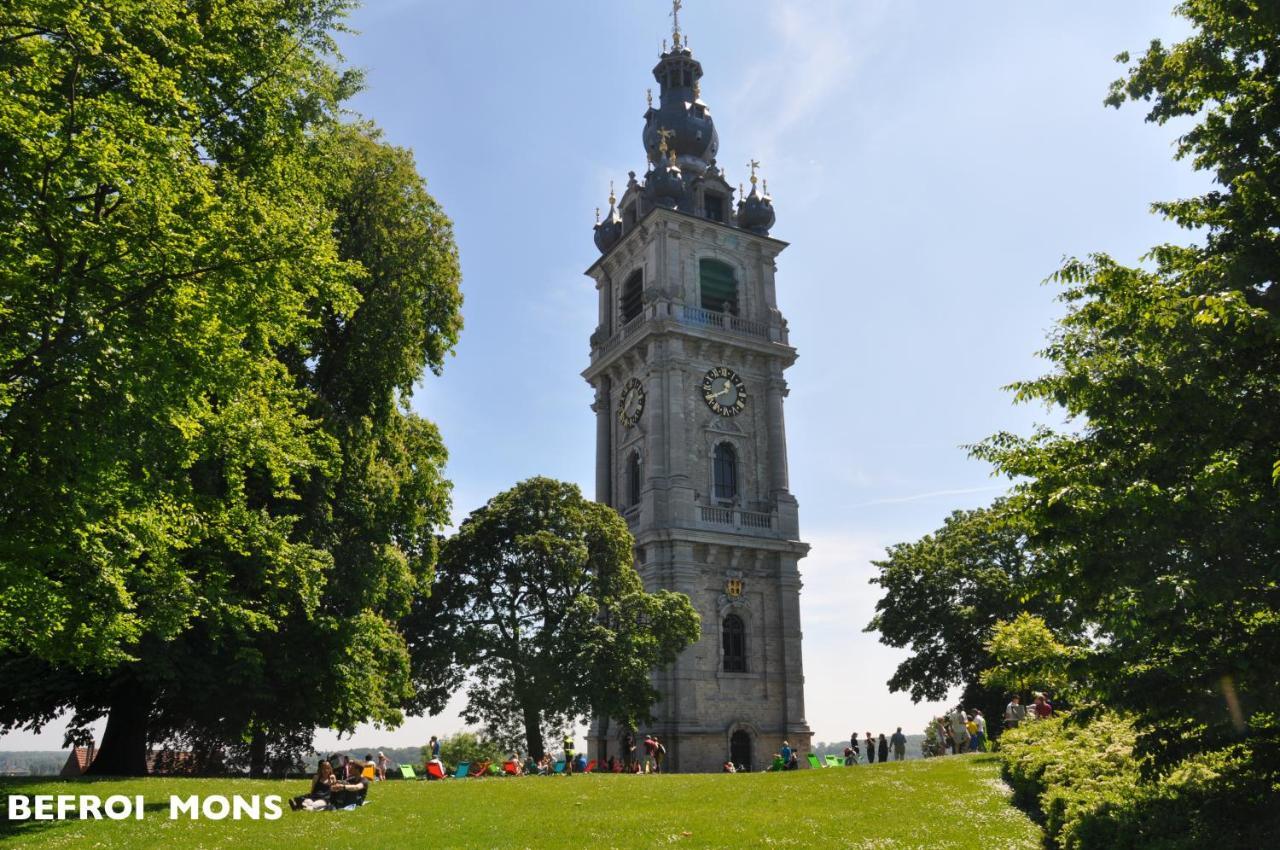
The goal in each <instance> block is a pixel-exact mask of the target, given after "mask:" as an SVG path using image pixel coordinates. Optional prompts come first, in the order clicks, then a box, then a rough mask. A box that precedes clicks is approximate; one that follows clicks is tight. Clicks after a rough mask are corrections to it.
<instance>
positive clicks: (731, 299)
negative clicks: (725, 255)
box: [698, 260, 738, 316]
mask: <svg viewBox="0 0 1280 850" xmlns="http://www.w3.org/2000/svg"><path fill="white" fill-rule="evenodd" d="M698 287H699V290H700V291H701V297H702V309H704V310H710V311H711V312H713V313H729V314H731V315H734V316H736V315H738V282H737V281H736V280H734V277H733V268H732V267H731V266H728V265H725V264H724V263H722V262H720V261H719V260H702V261H701V262H699V263H698Z"/></svg>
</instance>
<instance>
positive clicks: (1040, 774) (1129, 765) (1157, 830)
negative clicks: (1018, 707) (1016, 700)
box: [1000, 713, 1280, 850]
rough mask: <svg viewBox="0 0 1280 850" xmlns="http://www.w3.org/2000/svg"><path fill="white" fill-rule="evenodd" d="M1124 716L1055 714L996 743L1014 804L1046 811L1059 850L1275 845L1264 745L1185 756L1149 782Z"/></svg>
mask: <svg viewBox="0 0 1280 850" xmlns="http://www.w3.org/2000/svg"><path fill="white" fill-rule="evenodd" d="M1135 738H1136V732H1135V730H1134V727H1133V724H1132V722H1131V721H1129V720H1127V719H1125V718H1123V717H1120V716H1118V715H1115V714H1105V713H1104V714H1102V715H1100V716H1098V717H1096V718H1095V719H1093V720H1091V721H1090V722H1088V723H1079V722H1075V721H1074V720H1072V719H1071V718H1069V717H1067V718H1053V719H1050V720H1042V721H1037V722H1033V723H1028V724H1025V725H1023V726H1021V727H1019V728H1017V729H1011V730H1009V731H1008V732H1006V733H1005V735H1004V737H1003V738H1002V739H1001V742H1000V743H1001V746H1000V754H1001V758H1002V760H1003V762H1004V772H1005V777H1006V779H1007V780H1008V782H1009V784H1010V785H1011V786H1012V787H1013V791H1014V799H1015V800H1016V801H1017V802H1018V804H1019V805H1022V806H1025V807H1035V808H1038V809H1039V810H1040V812H1041V813H1042V814H1043V817H1044V827H1045V833H1046V836H1047V838H1048V841H1049V844H1050V845H1051V846H1053V847H1058V848H1062V850H1103V849H1104V848H1105V850H1120V849H1121V848H1142V850H1191V848H1197V847H1210V846H1211V847H1213V848H1214V850H1229V848H1250V850H1254V848H1259V847H1270V846H1276V842H1277V839H1278V838H1280V813H1277V811H1276V808H1275V806H1274V800H1275V798H1276V792H1277V790H1280V789H1277V787H1276V784H1275V779H1274V778H1270V779H1269V778H1268V777H1267V776H1266V771H1263V770H1261V769H1260V767H1259V764H1260V763H1259V760H1258V758H1257V753H1256V752H1255V750H1256V748H1257V747H1258V746H1259V744H1260V743H1261V741H1250V742H1248V743H1240V744H1236V745H1233V746H1231V747H1228V748H1225V749H1221V750H1216V751H1213V752H1209V753H1202V754H1197V755H1194V756H1191V757H1189V758H1186V759H1184V760H1183V761H1182V762H1180V763H1179V764H1178V765H1177V766H1176V767H1175V768H1174V769H1173V770H1172V771H1170V772H1169V773H1167V774H1164V775H1161V776H1158V777H1156V778H1154V779H1152V780H1149V781H1144V780H1142V778H1141V776H1140V769H1141V767H1142V766H1143V765H1142V763H1141V762H1140V761H1138V760H1137V759H1135V758H1134V756H1133V744H1134V740H1135Z"/></svg>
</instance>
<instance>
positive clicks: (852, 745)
mask: <svg viewBox="0 0 1280 850" xmlns="http://www.w3.org/2000/svg"><path fill="white" fill-rule="evenodd" d="M849 749H851V750H853V761H852V762H847V763H850V764H857V763H858V759H859V758H860V757H861V756H862V753H860V752H859V751H858V733H857V732H854V733H853V734H852V735H850V736H849Z"/></svg>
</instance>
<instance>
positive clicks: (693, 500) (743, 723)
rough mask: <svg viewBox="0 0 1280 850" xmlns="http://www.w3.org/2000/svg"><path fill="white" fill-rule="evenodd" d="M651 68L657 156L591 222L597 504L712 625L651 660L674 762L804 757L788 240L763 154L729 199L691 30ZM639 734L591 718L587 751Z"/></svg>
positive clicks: (648, 124)
mask: <svg viewBox="0 0 1280 850" xmlns="http://www.w3.org/2000/svg"><path fill="white" fill-rule="evenodd" d="M679 9H680V3H679V0H677V2H676V3H675V4H674V10H673V17H674V18H676V21H675V29H674V32H673V40H672V45H671V48H670V49H669V50H665V51H664V52H663V54H662V55H661V57H660V59H659V60H658V64H657V65H656V66H655V67H654V69H653V76H654V78H655V79H656V80H657V83H658V87H659V88H658V91H659V95H658V103H657V105H656V106H655V105H654V103H653V101H652V96H650V102H649V108H648V110H647V111H646V112H645V116H644V118H645V124H644V132H643V141H644V148H645V154H646V158H647V160H648V168H647V170H646V172H645V174H644V177H643V179H637V178H636V176H635V173H634V172H632V173H631V179H630V180H629V182H628V183H627V186H626V189H625V191H624V192H623V194H622V197H621V199H618V198H616V197H614V195H613V193H612V192H610V197H609V212H608V215H607V216H606V217H605V219H604V220H603V221H600V222H598V223H597V224H596V228H595V243H596V246H597V247H598V248H599V249H600V251H601V257H600V259H599V260H597V261H596V262H595V263H594V264H593V265H592V266H591V268H589V269H587V272H586V273H587V274H588V275H589V276H590V277H592V278H594V280H595V283H596V289H597V291H598V292H599V303H600V313H599V325H598V326H597V328H596V330H595V333H593V334H592V335H591V365H590V366H589V367H588V368H587V369H586V371H585V372H583V377H584V378H586V379H587V381H588V382H589V383H590V384H591V385H592V387H594V389H595V391H596V395H595V403H594V405H592V409H593V410H594V411H595V413H596V499H597V500H598V501H600V502H604V503H605V504H608V505H612V506H613V507H615V508H617V510H618V511H619V512H620V513H621V514H622V515H623V516H624V517H625V518H626V520H627V523H628V525H629V526H630V528H631V532H632V534H633V535H634V536H635V538H636V566H637V568H638V569H639V571H640V575H641V576H642V577H643V579H644V583H645V587H646V588H647V589H648V590H650V591H652V590H656V589H659V588H666V589H669V590H675V591H679V592H682V593H686V594H688V595H689V597H690V598H691V599H692V600H693V604H694V606H695V607H696V608H697V609H698V612H699V614H701V616H702V637H701V639H700V640H699V641H698V642H697V643H695V644H694V645H693V646H691V647H690V648H689V649H687V650H686V651H685V652H684V654H683V655H681V657H680V658H679V660H678V661H677V662H676V664H675V665H674V666H673V667H672V668H671V669H670V670H667V671H665V672H662V673H657V674H655V677H656V678H655V685H656V686H657V688H658V690H659V691H660V692H661V693H662V699H661V701H660V702H659V703H658V705H657V706H656V707H655V709H654V712H655V717H656V722H655V723H654V724H653V725H652V728H646V729H641V730H638V731H639V732H640V733H644V732H653V733H654V734H656V735H658V736H659V737H660V738H661V739H662V740H663V742H664V743H665V744H666V746H667V750H668V764H669V766H670V768H671V769H673V770H677V771H684V772H694V771H718V770H720V768H721V766H722V765H723V763H724V761H725V760H726V759H729V758H732V759H733V761H734V762H735V763H738V764H744V765H747V766H748V767H749V768H750V769H754V770H760V769H761V768H762V767H764V766H767V765H768V763H769V760H770V759H771V757H772V755H773V753H775V752H777V751H778V749H779V748H780V747H781V746H782V742H783V740H788V741H790V743H791V745H792V746H793V747H796V748H797V749H799V750H800V751H801V752H802V753H803V752H805V751H807V749H808V747H809V746H810V738H811V732H810V730H809V726H808V723H807V722H806V721H805V713H804V675H803V671H802V665H801V653H800V641H801V631H800V572H799V568H798V563H799V561H800V559H801V558H803V557H804V555H805V553H806V552H807V551H808V549H809V547H808V545H807V544H805V543H802V542H800V540H799V525H798V520H797V510H796V500H795V498H794V497H793V496H792V495H791V491H790V489H789V485H788V481H787V444H786V430H785V428H784V425H783V400H784V399H785V398H786V395H787V382H786V380H785V379H784V377H783V372H784V371H785V370H786V369H787V367H789V366H790V365H791V364H792V363H793V362H795V359H796V351H795V349H794V348H792V347H791V344H790V340H789V339H788V334H787V323H786V321H785V320H784V319H783V317H782V314H781V313H780V312H779V311H778V304H777V298H776V290H775V282H774V272H775V268H776V258H777V256H778V254H779V253H781V251H782V249H783V248H785V247H786V243H785V242H780V241H779V240H777V239H774V238H772V237H771V236H770V235H769V231H770V229H771V228H772V226H773V223H774V211H773V202H772V200H771V199H770V197H769V194H768V191H767V184H764V185H761V184H760V183H759V182H758V179H757V175H756V169H757V168H758V167H759V164H758V163H756V162H754V161H752V162H751V163H750V164H749V165H748V166H747V167H748V168H749V169H750V175H751V177H750V179H751V189H750V193H749V194H746V196H745V197H743V196H742V194H743V193H742V192H741V190H740V191H739V193H738V198H737V201H736V204H735V200H734V198H735V195H734V190H733V187H732V186H731V185H730V184H729V183H728V182H727V180H726V178H725V172H724V170H723V169H722V168H721V167H720V166H718V165H717V163H716V154H717V152H718V149H719V137H718V136H717V134H716V128H715V124H714V123H713V122H712V119H711V110H710V108H709V107H708V106H707V104H706V103H705V102H703V100H702V96H701V79H702V65H701V64H700V63H699V62H698V60H696V59H695V58H694V57H693V53H692V52H691V51H690V49H689V45H688V42H687V40H684V39H683V38H682V33H681V32H680V28H679V19H678V13H679ZM626 731H627V730H625V729H621V728H619V727H618V725H617V724H616V723H613V722H611V721H608V720H597V721H596V722H595V723H594V724H593V726H592V729H591V732H590V736H589V737H590V741H589V749H590V751H591V754H592V756H593V757H596V758H607V757H608V756H609V755H621V753H620V740H621V738H622V736H623V735H624V734H625V733H626Z"/></svg>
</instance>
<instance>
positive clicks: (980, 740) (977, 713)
mask: <svg viewBox="0 0 1280 850" xmlns="http://www.w3.org/2000/svg"><path fill="white" fill-rule="evenodd" d="M973 723H974V726H975V727H977V730H978V731H977V741H976V742H975V743H974V746H973V748H974V749H975V750H977V751H978V752H980V753H985V752H986V751H987V718H985V717H983V716H982V709H980V708H975V709H974V710H973Z"/></svg>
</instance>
